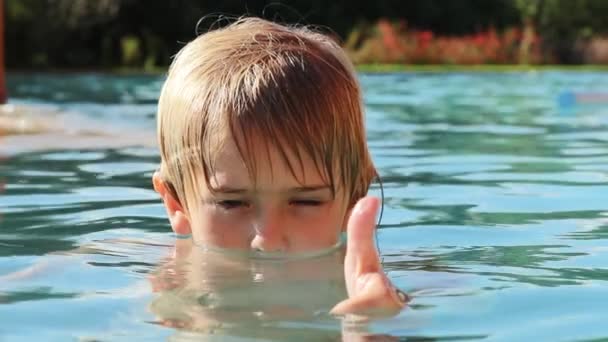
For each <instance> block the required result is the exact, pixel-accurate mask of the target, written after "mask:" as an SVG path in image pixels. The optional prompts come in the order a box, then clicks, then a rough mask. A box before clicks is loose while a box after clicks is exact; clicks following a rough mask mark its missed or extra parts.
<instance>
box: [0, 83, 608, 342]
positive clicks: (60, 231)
mask: <svg viewBox="0 0 608 342" xmlns="http://www.w3.org/2000/svg"><path fill="white" fill-rule="evenodd" d="M360 76H361V82H362V84H363V87H364V91H365V103H366V110H367V124H368V138H369V144H370V147H371V150H372V154H373V157H374V161H375V163H376V165H377V166H378V168H379V170H380V173H381V174H382V176H383V183H384V192H385V196H386V198H385V210H384V216H383V220H382V224H381V226H380V229H379V232H378V239H379V244H380V248H381V252H382V255H383V260H384V263H385V268H386V270H387V272H388V273H389V276H390V278H391V279H392V280H393V281H394V282H395V283H396V284H397V285H398V286H399V287H401V288H402V289H404V290H406V291H408V292H409V293H411V294H412V295H413V301H412V304H411V306H410V307H409V308H408V309H407V310H405V311H403V312H402V313H401V314H399V315H398V316H396V317H394V318H391V319H386V320H380V321H376V322H373V323H371V324H370V325H369V326H368V327H367V328H366V329H369V330H368V331H369V332H370V333H372V334H376V335H378V336H384V337H389V336H392V337H394V338H396V339H401V340H410V339H411V340H430V341H432V340H449V341H453V340H488V341H523V340H527V341H531V340H532V341H575V340H576V341H591V340H602V339H608V326H606V324H605V322H604V321H605V318H606V317H608V309H607V308H608V286H606V285H608V284H607V280H608V268H607V267H606V265H607V264H608V240H607V238H608V211H607V210H606V208H607V205H608V204H607V203H608V202H607V201H606V194H607V193H608V185H607V182H606V181H607V180H608V166H607V165H608V149H607V147H608V134H607V133H608V104H607V105H604V106H603V105H581V104H578V105H577V104H575V105H571V106H568V107H560V105H559V102H558V97H559V94H561V93H563V92H564V91H574V92H578V93H585V92H598V90H601V89H608V87H607V86H608V77H607V76H608V75H607V74H604V73H595V72H577V73H572V72H531V73H504V74H491V73H487V74H464V73H450V74H423V73H404V74H383V75H371V74H364V75H360ZM8 81H9V92H10V94H11V97H12V99H11V100H12V102H13V103H14V104H16V105H22V106H30V107H31V108H33V111H37V110H39V111H43V110H45V111H49V112H52V113H51V114H48V115H57V117H58V118H61V119H63V120H64V121H63V122H65V123H66V125H65V127H66V129H67V131H68V132H71V133H66V134H64V133H59V134H58V135H55V136H54V138H53V139H54V141H50V140H48V138H46V139H47V140H46V141H45V140H44V139H45V138H40V137H36V136H35V135H31V136H25V137H19V138H18V139H21V140H18V139H17V138H16V137H13V138H7V139H5V140H3V141H4V147H3V148H2V149H1V151H2V153H3V154H4V159H3V160H2V161H1V162H0V178H1V179H2V180H3V181H4V183H5V186H4V191H3V193H2V195H1V196H0V213H1V215H2V216H1V221H0V228H1V229H0V317H2V319H1V320H0V340H28V341H29V340H45V341H53V340H57V341H65V340H70V339H72V340H73V339H83V340H101V341H105V340H112V341H115V340H133V339H134V338H137V339H138V340H139V339H146V340H166V339H176V340H181V339H197V338H201V337H202V336H203V335H205V336H206V337H208V338H212V337H214V336H215V337H217V339H218V340H254V339H257V340H337V339H339V338H340V336H341V334H342V330H343V329H345V328H344V325H348V324H342V322H340V321H339V320H337V319H334V318H331V317H329V316H327V315H326V314H325V313H326V311H327V310H328V308H329V307H331V305H332V304H333V302H331V300H333V299H332V298H334V297H335V296H336V293H334V292H339V289H338V288H337V287H339V285H336V284H337V283H336V282H335V281H333V282H332V281H331V280H330V281H329V282H323V281H308V282H307V281H305V280H303V279H299V278H298V277H297V276H293V278H289V279H285V278H281V277H280V275H282V274H283V273H281V272H283V271H281V270H285V269H290V268H292V269H295V270H298V272H299V273H298V274H302V273H305V272H307V271H306V270H308V271H310V268H311V267H313V268H314V267H315V266H311V265H307V264H303V265H296V266H293V265H268V264H265V263H263V262H252V263H251V264H247V265H246V267H245V268H244V269H243V268H238V267H237V268H234V267H232V266H233V265H232V264H231V265H225V268H223V267H213V268H209V267H210V266H209V265H210V264H211V263H203V262H202V263H201V264H200V265H176V264H175V263H171V261H170V260H171V258H170V256H171V254H172V252H173V243H174V240H173V239H172V236H171V235H170V233H169V231H170V229H169V227H168V223H167V220H166V216H165V213H164V209H163V208H162V206H161V204H160V201H159V200H158V198H157V196H156V194H155V193H154V192H153V190H152V188H151V184H150V177H151V175H152V173H153V172H154V170H155V169H156V167H157V164H158V161H159V158H158V152H157V150H156V148H155V147H154V145H153V142H152V143H151V141H150V138H149V137H150V136H152V135H153V131H154V114H155V110H156V104H155V103H156V99H157V97H158V93H159V91H160V86H161V84H162V77H157V76H111V75H100V74H74V75H68V76H66V75H35V74H34V75H32V74H28V75H21V74H12V75H9V79H8ZM49 109H50V110H49ZM53 113H54V114H53ZM45 115H46V114H45ZM66 118H68V119H66ZM70 125H71V126H70ZM75 126H76V127H75ZM83 127H84V128H83ZM74 132H76V133H74ZM83 132H84V133H83ZM91 132H93V133H95V134H93V135H95V136H96V138H95V139H96V140H95V141H94V142H92V143H82V141H84V140H86V139H84V140H82V139H80V135H79V134H84V135H89V136H90V135H92V133H91ZM135 134H141V135H135ZM116 136H120V137H123V138H124V137H125V136H128V137H130V139H127V138H125V139H123V140H121V139H116ZM70 137H71V138H70ZM133 137H136V138H133ZM16 139H17V140H16ZM61 139H65V140H61ZM70 139H72V140H70ZM79 141H81V142H80V143H79ZM117 141H118V142H117ZM0 144H2V143H1V142H0ZM374 191H377V190H376V189H374ZM321 259H323V258H321ZM326 259H327V260H325V259H323V260H318V262H319V263H318V264H314V263H313V264H312V265H317V266H316V267H318V265H329V266H327V269H328V271H327V272H328V274H329V273H331V267H330V266H331V265H332V262H334V261H335V260H334V259H332V258H331V257H326ZM205 265H207V266H205ZM292 266H293V267H292ZM205 267H208V268H206V269H205ZM201 268H203V269H204V270H203V271H200V269H201ZM319 268H320V269H322V268H323V267H319ZM277 269H279V271H277ZM184 270H185V271H184ZM197 270H199V271H200V272H199V273H203V272H206V273H205V274H212V275H213V277H211V278H208V279H206V281H210V282H211V283H213V282H219V283H222V282H230V281H233V282H234V284H233V285H234V286H233V287H231V288H230V289H231V291H227V292H226V293H224V294H222V293H220V292H213V291H207V292H204V291H203V290H202V289H203V288H205V286H208V285H204V286H203V285H201V287H200V288H199V287H196V288H193V289H189V290H190V291H189V292H188V291H185V290H184V291H174V290H172V289H171V286H168V285H166V284H165V283H166V282H163V279H164V280H166V279H169V280H172V279H175V277H176V274H177V275H180V274H181V273H180V272H181V271H184V273H185V274H196V273H197V272H198V271H197ZM227 270H230V271H227ZM273 272H274V273H273ZM318 272H319V273H320V274H323V272H324V271H322V270H318ZM256 274H262V275H264V276H265V277H266V278H264V279H261V278H260V277H258V278H256V277H255V275H256ZM272 274H275V275H278V276H277V278H276V279H273V278H272V276H269V275H272ZM252 275H253V277H252ZM239 277H241V278H239ZM321 278H323V277H321ZM256 279H257V280H256ZM239 282H242V283H241V284H240V287H239ZM198 284H199V285H200V284H202V282H201V283H198ZM205 284H207V283H205ZM245 285H247V286H245ZM209 288H210V289H213V286H211V287H209ZM243 288H246V289H247V291H239V289H243ZM332 291H333V292H332ZM205 293H207V294H206V295H202V294H205ZM209 293H212V294H213V293H215V294H214V295H208V294H209ZM311 293H312V294H314V295H313V296H311V295H310V294H311ZM239 296H240V297H239ZM243 296H244V297H243ZM269 298H271V299H274V300H275V301H276V302H277V303H283V304H285V303H288V304H289V305H291V306H289V305H287V306H288V307H287V308H284V310H278V311H273V310H272V309H271V308H270V307H268V306H265V305H267V303H266V302H265V301H266V300H267V299H269ZM244 302H248V303H247V305H245V304H243V303H244ZM302 303H304V304H307V305H304V306H301V307H300V306H298V305H299V304H302ZM256 306H257V307H256ZM254 307H255V309H254ZM294 307H296V308H297V309H299V310H300V311H298V310H296V309H294ZM288 309H289V310H288ZM171 310H173V311H171ZM193 312H194V313H195V314H194V313H193ZM172 315H173V316H172ZM180 315H181V316H180ZM184 315H185V316H186V317H193V316H197V317H199V316H203V318H201V320H203V321H204V320H205V319H207V318H205V317H207V316H205V315H216V317H214V318H215V319H216V320H219V321H220V323H223V324H219V325H217V324H216V325H215V326H212V327H206V328H200V329H194V328H193V327H192V326H190V328H188V327H183V326H180V324H179V322H180V317H184ZM167 317H169V318H170V319H168V318H167ZM206 321H209V319H207V320H206ZM346 330H348V329H346ZM345 336H346V337H350V336H351V335H345Z"/></svg>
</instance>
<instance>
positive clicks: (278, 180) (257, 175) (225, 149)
mask: <svg viewBox="0 0 608 342" xmlns="http://www.w3.org/2000/svg"><path fill="white" fill-rule="evenodd" d="M258 142H259V141H258ZM243 147H245V148H244V149H243V151H242V152H243V154H245V153H247V154H248V155H241V153H240V151H239V149H238V147H237V145H236V143H235V141H234V140H233V139H226V140H225V141H224V143H223V144H222V145H221V146H219V148H218V149H217V150H216V153H215V156H214V162H213V165H212V168H211V170H210V171H211V172H210V174H209V181H210V183H211V184H210V186H211V187H212V188H218V187H230V188H237V187H242V188H245V187H251V185H252V183H255V184H256V186H259V187H298V186H303V185H305V186H310V185H314V186H320V185H326V182H325V180H324V177H322V176H321V174H320V173H319V170H318V169H317V165H316V164H315V162H314V160H313V159H312V157H311V156H309V155H308V154H306V153H303V152H302V151H300V155H299V158H298V155H297V154H296V153H295V151H292V150H290V149H289V148H286V147H285V148H282V149H279V148H277V147H276V146H272V145H271V144H270V143H268V145H267V144H266V143H253V144H252V145H250V146H243ZM283 153H285V155H283ZM285 158H287V159H288V162H289V164H290V165H291V168H290V165H288V164H287V162H286V161H285ZM248 162H250V163H252V164H253V165H249V167H250V168H251V169H252V170H251V172H250V168H248V165H247V163H248ZM252 178H254V179H252Z"/></svg>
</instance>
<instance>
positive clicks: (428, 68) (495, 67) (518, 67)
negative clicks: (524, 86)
mask: <svg viewBox="0 0 608 342" xmlns="http://www.w3.org/2000/svg"><path fill="white" fill-rule="evenodd" d="M356 67H357V70H358V71H361V72H370V73H376V72H377V73H393V72H437V73H441V72H521V71H553V70H554V71H606V72H608V65H522V64H509V65H503V64H500V65H499V64H480V65H453V64H417V65H408V64H360V65H357V66H356Z"/></svg>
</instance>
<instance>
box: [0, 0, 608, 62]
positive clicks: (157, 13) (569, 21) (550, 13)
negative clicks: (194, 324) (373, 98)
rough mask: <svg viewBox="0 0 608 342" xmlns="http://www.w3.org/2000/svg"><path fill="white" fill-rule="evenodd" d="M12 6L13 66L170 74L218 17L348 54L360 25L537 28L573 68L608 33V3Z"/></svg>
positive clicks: (233, 1) (60, 1)
mask: <svg viewBox="0 0 608 342" xmlns="http://www.w3.org/2000/svg"><path fill="white" fill-rule="evenodd" d="M5 6H6V11H5V13H6V21H5V24H6V27H5V29H6V33H5V34H6V41H5V44H6V63H7V65H8V67H9V68H31V67H37V68H50V67H53V68H74V67H76V68H91V67H93V68H99V67H112V68H113V67H118V66H127V65H128V66H131V67H138V68H143V67H145V68H147V69H150V70H152V69H154V68H157V67H159V66H160V67H164V66H167V65H168V64H169V63H170V56H172V55H174V54H175V53H176V52H177V51H178V50H179V48H180V47H181V46H183V44H184V42H187V41H190V40H192V39H193V38H194V37H196V35H197V33H200V32H204V31H206V30H208V29H210V28H213V27H217V26H221V25H223V24H226V23H227V22H228V20H225V19H222V16H221V15H220V13H221V14H222V15H224V18H225V16H232V17H236V16H241V15H246V14H250V15H256V16H261V17H264V18H267V19H273V20H278V21H282V22H289V23H300V24H312V25H317V26H318V27H320V28H321V29H323V30H325V31H330V32H334V33H336V34H337V35H338V36H340V37H341V38H342V39H343V40H345V41H346V45H347V46H351V47H358V45H360V44H362V41H361V39H362V35H361V31H360V32H357V31H356V30H355V28H357V27H363V26H364V25H366V24H364V23H368V24H367V25H369V24H371V23H375V22H377V21H378V20H379V19H380V18H386V19H388V20H390V21H394V20H403V22H404V23H405V25H406V27H407V28H408V29H415V30H418V31H424V30H429V31H432V32H433V33H435V34H437V35H442V36H455V35H471V34H476V33H478V32H481V31H487V30H488V29H495V30H497V32H502V31H503V30H504V29H505V28H507V27H519V26H521V25H523V24H524V23H525V22H527V21H530V22H532V23H533V24H534V26H535V27H536V28H537V32H539V33H540V35H541V36H542V38H543V41H546V42H548V47H549V48H550V49H552V50H554V51H556V52H557V54H558V55H559V57H560V60H565V61H576V56H575V52H576V49H575V46H576V44H578V42H579V41H580V40H581V39H586V38H588V37H590V36H595V35H598V34H606V33H607V32H606V31H607V30H608V1H605V0H492V1H487V0H453V1H452V0H450V1H446V0H417V1H416V0H408V1H402V0H377V1H358V0H352V1H346V0H337V1H331V2H328V1H326V0H290V1H287V0H278V1H277V0H248V1H245V0H223V1H217V2H211V1H202V0H171V1H146V0H95V1H91V0H5ZM199 20H200V22H199ZM351 33H352V34H351ZM349 34H351V35H350V36H349ZM125 37H130V38H129V41H128V42H125V41H124V40H123V39H124V38H125ZM347 38H348V39H347ZM134 42H137V43H134Z"/></svg>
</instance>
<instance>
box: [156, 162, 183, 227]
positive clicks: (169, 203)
mask: <svg viewBox="0 0 608 342" xmlns="http://www.w3.org/2000/svg"><path fill="white" fill-rule="evenodd" d="M152 184H153V185H154V190H155V191H156V192H158V194H159V195H160V197H161V199H162V200H163V204H164V205H165V209H167V215H168V216H169V222H170V223H171V229H173V232H174V233H175V234H180V235H188V234H191V233H192V229H191V228H190V221H189V220H188V217H187V216H186V214H185V212H184V209H183V207H182V205H181V203H180V202H179V201H178V200H177V198H174V197H173V195H172V194H171V191H169V190H168V188H167V184H166V183H165V181H163V180H162V178H161V176H160V173H159V172H158V171H156V172H154V175H152Z"/></svg>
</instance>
